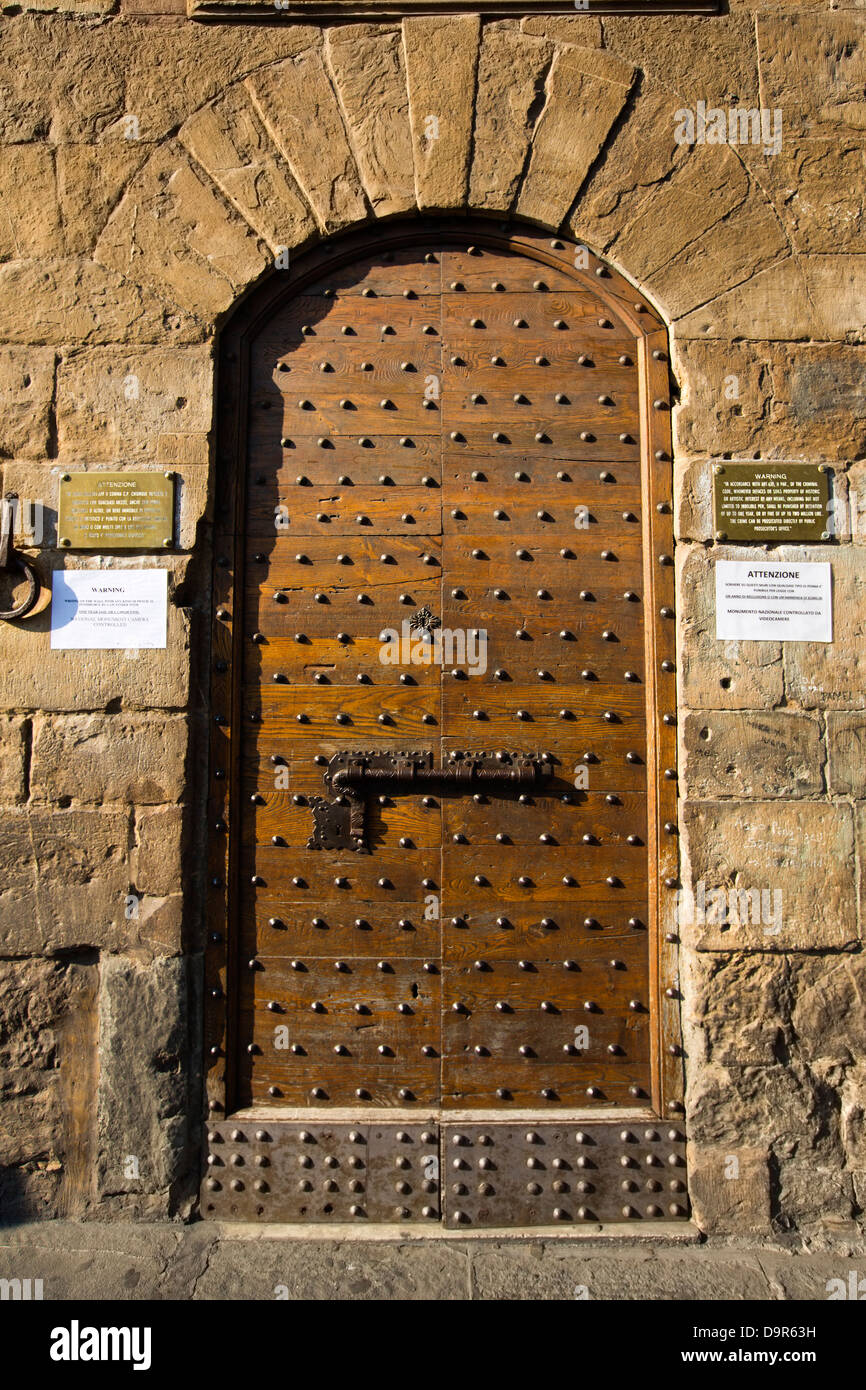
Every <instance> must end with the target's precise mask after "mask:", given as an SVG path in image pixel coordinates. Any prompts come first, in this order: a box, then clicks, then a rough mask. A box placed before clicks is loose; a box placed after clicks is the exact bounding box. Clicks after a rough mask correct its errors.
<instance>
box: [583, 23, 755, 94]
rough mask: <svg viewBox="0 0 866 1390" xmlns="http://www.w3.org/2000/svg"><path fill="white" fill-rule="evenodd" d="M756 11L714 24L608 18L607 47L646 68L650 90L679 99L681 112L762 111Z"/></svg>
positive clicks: (646, 77) (643, 68) (606, 26)
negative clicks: (702, 108)
mask: <svg viewBox="0 0 866 1390" xmlns="http://www.w3.org/2000/svg"><path fill="white" fill-rule="evenodd" d="M770 3H771V4H772V3H773V0H770ZM726 8H727V9H729V10H730V11H734V9H735V8H737V3H736V0H733V3H730V4H729V5H728V6H726ZM761 8H762V9H763V8H766V6H765V5H764V4H763V2H762V4H761ZM754 9H755V6H754V5H753V4H750V5H749V6H747V7H746V12H745V13H743V12H740V13H738V14H735V13H728V14H717V15H714V16H713V22H712V24H707V23H706V22H705V20H704V19H703V17H701V16H699V15H686V14H675V15H661V14H654V15H653V16H652V21H651V23H649V24H647V22H646V20H647V16H646V15H642V14H637V15H605V18H604V46H605V48H608V49H610V50H611V51H612V52H613V53H616V54H617V55H618V56H619V57H621V58H625V59H627V60H628V61H629V62H630V63H634V65H635V67H638V68H640V70H641V72H642V73H643V83H644V86H645V87H646V88H648V89H650V90H651V89H653V88H658V87H665V88H667V89H668V90H669V91H671V92H674V93H676V94H677V98H678V101H677V104H678V105H679V106H691V107H694V106H695V103H696V102H697V101H700V100H702V101H705V102H706V103H707V105H708V106H725V107H727V106H758V105H760V102H759V99H758V91H759V86H758V52H757V45H756V42H755V20H754V15H753V14H752V13H751V11H752V10H754Z"/></svg>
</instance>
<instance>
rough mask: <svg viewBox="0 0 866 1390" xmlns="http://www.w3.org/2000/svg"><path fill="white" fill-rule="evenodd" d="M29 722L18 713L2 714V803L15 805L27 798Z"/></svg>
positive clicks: (0, 718)
mask: <svg viewBox="0 0 866 1390" xmlns="http://www.w3.org/2000/svg"><path fill="white" fill-rule="evenodd" d="M29 742H30V729H29V723H28V721H27V720H26V719H22V718H20V716H18V715H16V714H4V715H0V748H2V749H3V756H2V758H0V805H2V806H14V805H16V804H17V803H18V802H21V801H26V800H27V773H26V766H25V762H26V758H27V752H28V748H29Z"/></svg>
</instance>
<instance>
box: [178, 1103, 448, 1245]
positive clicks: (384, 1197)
mask: <svg viewBox="0 0 866 1390" xmlns="http://www.w3.org/2000/svg"><path fill="white" fill-rule="evenodd" d="M202 1207H203V1210H204V1212H205V1214H206V1215H210V1216H213V1217H215V1218H216V1219H218V1220H221V1221H231V1220H235V1221H254V1220H258V1219H261V1218H264V1219H265V1220H267V1221H287V1222H293V1221H328V1222H343V1221H352V1222H358V1223H363V1222H366V1221H373V1222H391V1221H396V1222H404V1221H421V1222H424V1223H425V1224H427V1225H430V1224H432V1222H433V1221H437V1220H438V1219H439V1217H440V1209H439V1132H438V1129H437V1128H436V1126H435V1125H418V1124H407V1125H371V1124H357V1125H340V1124H335V1125H331V1124H324V1125H323V1124H321V1123H316V1124H295V1123H288V1122H284V1121H277V1122H276V1123H262V1122H259V1121H257V1122H255V1123H250V1124H244V1125H238V1124H233V1123H229V1124H226V1125H223V1126H220V1125H217V1126H215V1127H213V1128H212V1129H211V1130H210V1131H209V1132H208V1173H207V1177H206V1178H205V1181H204V1187H203V1190H202Z"/></svg>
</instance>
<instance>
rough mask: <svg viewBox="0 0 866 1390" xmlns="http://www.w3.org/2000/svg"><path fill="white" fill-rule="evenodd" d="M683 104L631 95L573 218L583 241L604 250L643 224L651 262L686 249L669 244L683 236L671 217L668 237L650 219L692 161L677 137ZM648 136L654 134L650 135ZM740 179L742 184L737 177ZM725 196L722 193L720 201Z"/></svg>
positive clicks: (657, 94)
mask: <svg viewBox="0 0 866 1390" xmlns="http://www.w3.org/2000/svg"><path fill="white" fill-rule="evenodd" d="M679 106H680V98H679V97H677V96H675V95H674V94H673V93H671V92H666V91H658V90H656V89H653V88H649V89H647V88H646V86H641V87H639V88H636V89H634V90H633V91H632V92H631V93H630V94H629V103H628V106H627V109H626V111H625V112H624V113H623V115H622V117H621V118H620V120H619V121H618V123H617V126H616V129H615V131H613V132H612V134H611V136H610V139H609V140H608V143H607V145H606V147H605V150H604V152H603V155H602V157H601V158H600V159H599V160H598V161H597V163H596V165H595V167H594V168H593V170H592V171H591V173H590V175H589V178H588V179H587V181H586V184H585V186H584V188H583V189H582V191H581V195H580V199H579V201H578V203H577V205H576V207H575V209H574V212H573V213H572V214H571V216H570V218H569V221H568V227H569V230H570V231H571V234H572V235H573V236H574V237H576V238H577V240H578V241H583V242H585V243H586V244H587V245H588V246H591V247H593V248H595V249H596V250H598V251H603V250H605V249H607V248H609V247H611V246H612V245H613V244H614V243H615V241H616V238H617V237H618V236H619V234H620V232H626V231H627V229H628V228H629V227H630V226H631V225H632V224H633V223H636V222H638V221H639V220H642V222H643V225H645V227H646V228H647V230H648V232H649V235H650V237H651V248H642V249H641V250H640V254H641V255H642V256H643V254H644V252H646V253H647V254H649V255H650V258H651V263H652V264H656V265H657V264H660V263H662V262H663V261H664V260H666V259H668V257H669V256H671V255H672V254H674V252H675V251H676V250H677V249H678V247H679V246H681V245H682V242H681V240H675V242H674V244H673V246H671V247H669V245H668V241H669V237H670V236H671V235H673V236H674V237H675V238H676V237H680V236H681V231H680V230H678V229H677V228H676V226H675V225H668V223H669V222H670V218H668V219H667V220H666V223H665V230H664V233H663V234H662V235H660V236H657V235H656V229H655V226H654V224H653V221H652V218H651V217H650V218H647V217H646V216H645V213H646V212H647V211H649V212H652V209H653V208H656V209H657V208H658V207H660V206H664V202H665V199H666V197H667V194H666V192H665V189H664V184H665V183H666V182H668V181H669V180H675V179H677V178H679V177H680V166H682V165H684V164H685V161H686V159H687V157H688V154H687V151H686V150H685V149H684V147H683V146H682V145H678V144H677V142H676V141H675V139H674V130H675V128H676V122H675V120H674V115H675V112H676V111H677V109H678V107H679ZM647 132H651V135H650V136H649V137H648V135H647ZM736 181H737V182H739V177H738V176H737V177H736ZM722 197H723V195H722V193H721V191H720V194H719V200H720V201H721V199H722ZM726 206H728V204H724V205H723V206H721V207H720V208H719V210H718V211H717V212H716V213H715V215H716V216H721V214H722V212H723V211H724V209H725V207H726ZM707 212H708V209H707V208H706V207H701V209H700V216H701V217H705V216H706V215H707ZM613 259H615V260H616V261H617V262H618V263H619V264H620V267H621V269H623V270H624V271H626V272H627V273H628V274H630V275H637V274H638V271H637V270H635V269H632V267H631V266H628V265H625V264H624V263H623V262H622V261H621V258H619V257H618V256H616V255H614V257H613Z"/></svg>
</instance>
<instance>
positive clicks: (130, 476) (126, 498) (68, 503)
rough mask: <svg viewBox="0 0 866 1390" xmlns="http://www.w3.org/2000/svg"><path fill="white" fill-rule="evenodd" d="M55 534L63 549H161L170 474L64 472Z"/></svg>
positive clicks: (166, 538)
mask: <svg viewBox="0 0 866 1390" xmlns="http://www.w3.org/2000/svg"><path fill="white" fill-rule="evenodd" d="M57 539H58V543H59V544H60V545H61V546H62V547H63V548H64V550H167V549H168V548H169V547H170V546H172V545H173V544H174V474H173V473H169V474H166V473H159V472H157V471H153V472H151V473H64V475H63V476H62V477H61V479H60V505H59V508H58V519H57Z"/></svg>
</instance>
